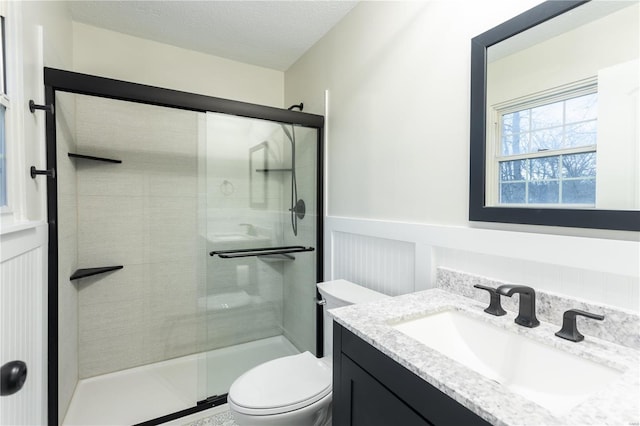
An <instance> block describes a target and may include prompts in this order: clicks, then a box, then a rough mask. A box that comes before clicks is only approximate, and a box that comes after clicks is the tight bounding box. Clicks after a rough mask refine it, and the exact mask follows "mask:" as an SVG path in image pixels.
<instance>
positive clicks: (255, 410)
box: [228, 352, 331, 415]
mask: <svg viewBox="0 0 640 426" xmlns="http://www.w3.org/2000/svg"><path fill="white" fill-rule="evenodd" d="M330 392H331V367H330V366H328V365H327V364H326V363H324V362H323V361H321V360H320V359H318V358H316V357H315V356H313V355H312V354H311V353H309V352H304V353H301V354H298V355H292V356H287V357H283V358H278V359H274V360H273V361H269V362H266V363H264V364H261V365H259V366H257V367H255V368H253V369H251V370H249V371H247V372H246V373H244V374H243V375H242V376H240V377H239V378H238V379H236V381H235V382H233V384H232V385H231V389H229V395H228V399H229V402H231V403H232V404H233V405H234V408H235V409H236V410H238V411H239V412H243V413H246V414H254V415H267V414H278V413H284V412H287V411H293V410H297V409H299V408H302V407H306V406H307V405H311V404H313V403H314V402H316V401H319V400H320V399H322V398H323V397H325V396H326V395H328V394H329V393H330Z"/></svg>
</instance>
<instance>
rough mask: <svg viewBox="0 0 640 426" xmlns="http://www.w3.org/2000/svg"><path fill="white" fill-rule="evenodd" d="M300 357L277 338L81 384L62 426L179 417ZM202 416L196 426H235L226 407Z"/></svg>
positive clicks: (293, 348) (289, 344) (197, 419)
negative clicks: (258, 369)
mask: <svg viewBox="0 0 640 426" xmlns="http://www.w3.org/2000/svg"><path fill="white" fill-rule="evenodd" d="M295 353H297V350H296V349H295V347H294V346H293V345H292V344H291V343H290V342H289V341H288V340H287V339H285V338H284V337H282V336H276V337H271V338H268V339H262V340H258V341H255V342H249V343H244V344H242V345H236V346H233V347H229V348H223V349H219V350H216V351H211V352H208V353H206V354H197V355H190V356H186V357H182V358H177V359H174V360H170V361H164V362H160V363H156V364H152V365H146V366H142V367H137V368H132V369H129V370H124V371H118V372H115V373H110V374H105V375H102V376H97V377H92V378H89V379H84V380H80V381H79V382H78V385H77V386H76V390H75V392H74V395H73V399H72V401H71V405H70V406H69V410H68V411H67V414H66V417H65V419H64V422H63V425H64V426H72V425H78V426H80V425H82V426H93V425H110V426H117V425H123V426H124V425H131V424H136V423H139V422H143V421H146V420H151V419H154V418H157V417H161V416H164V415H166V414H170V413H174V412H178V411H181V410H184V409H187V408H190V407H193V406H194V405H195V403H196V401H197V400H198V399H202V398H198V397H199V396H200V395H201V394H204V393H205V392H206V394H207V395H215V394H224V393H226V392H227V390H228V389H229V387H230V386H231V383H232V382H233V381H234V380H235V378H236V377H238V376H239V375H240V374H242V373H243V372H245V371H247V370H249V369H250V368H253V367H254V366H256V365H258V364H261V363H263V362H266V361H268V360H271V359H274V358H278V357H282V356H286V355H292V354H295ZM204 355H206V358H205V357H204ZM221 366H224V368H222V367H221ZM224 407H226V405H225V406H224ZM198 415H199V416H198V417H194V418H193V419H192V421H203V422H205V421H206V422H209V423H196V424H203V425H216V426H222V425H223V426H235V423H228V422H229V421H232V419H231V417H230V416H231V414H230V413H229V412H228V409H227V408H224V409H223V408H222V406H221V407H215V408H213V409H211V410H207V412H200V413H198ZM193 416H196V415H193ZM207 416H208V417H207ZM188 421H189V420H188V418H182V419H180V421H179V422H178V423H171V424H172V425H177V426H182V425H184V424H187V423H188ZM211 422H214V423H211ZM225 422H227V423H225Z"/></svg>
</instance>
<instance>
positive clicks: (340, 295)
mask: <svg viewBox="0 0 640 426" xmlns="http://www.w3.org/2000/svg"><path fill="white" fill-rule="evenodd" d="M317 286H318V291H319V292H320V295H321V296H322V298H323V299H324V300H325V301H326V303H325V305H324V306H323V310H322V314H323V327H324V340H323V344H324V358H326V359H327V361H330V360H331V355H332V348H333V319H332V318H331V316H330V315H329V314H328V313H327V310H328V309H335V308H339V307H341V306H348V305H354V304H356V303H366V302H372V301H374V300H380V299H384V298H388V297H389V296H387V295H385V294H382V293H378V292H377V291H374V290H371V289H368V288H366V287H362V286H360V285H358V284H355V283H352V282H351V281H347V280H334V281H325V282H321V283H318V284H317Z"/></svg>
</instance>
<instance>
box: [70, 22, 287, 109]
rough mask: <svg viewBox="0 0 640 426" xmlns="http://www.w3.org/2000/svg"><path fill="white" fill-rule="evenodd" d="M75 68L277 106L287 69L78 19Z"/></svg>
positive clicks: (91, 72)
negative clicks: (106, 28) (195, 49)
mask: <svg viewBox="0 0 640 426" xmlns="http://www.w3.org/2000/svg"><path fill="white" fill-rule="evenodd" d="M73 37H74V39H73V40H74V52H73V53H74V56H73V71H77V72H81V73H86V74H93V75H98V76H101V77H109V78H114V79H118V80H125V81H131V82H134V83H142V84H148V85H151V86H159V87H165V88H168V89H175V90H182V91H185V92H192V93H199V94H202V95H209V96H215V97H219V98H225V99H234V100H238V101H243V102H251V103H256V104H261V105H269V106H274V107H282V106H283V88H284V73H283V72H281V71H276V70H272V69H268V68H262V67H258V66H255V65H248V64H243V63H241V62H236V61H231V60H228V59H224V58H220V57H216V56H212V55H207V54H204V53H199V52H195V51H191V50H186V49H182V48H179V47H175V46H171V45H168V44H163V43H157V42H154V41H150V40H145V39H142V38H138V37H133V36H129V35H125V34H122V33H117V32H114V31H109V30H104V29H101V28H97V27H93V26H90V25H86V24H81V23H78V22H74V23H73Z"/></svg>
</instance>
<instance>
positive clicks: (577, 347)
mask: <svg viewBox="0 0 640 426" xmlns="http://www.w3.org/2000/svg"><path fill="white" fill-rule="evenodd" d="M468 287H472V286H471V285H469V286H468ZM486 304H487V303H485V302H479V301H478V300H474V299H472V298H470V297H464V296H461V295H460V294H454V293H452V292H449V291H444V290H442V289H432V290H427V291H422V292H419V293H412V294H408V295H403V296H398V297H395V298H391V299H386V300H381V301H377V302H372V303H366V304H360V305H354V306H349V307H344V308H339V309H334V310H332V311H330V313H331V314H332V316H333V317H334V320H335V322H334V341H333V345H334V350H333V354H334V400H333V401H334V409H333V416H334V419H333V421H334V424H335V425H338V426H342V425H388V424H402V425H429V424H433V425H452V424H453V425H487V424H492V425H541V424H544V425H571V424H598V425H602V424H616V425H618V424H637V422H638V421H639V420H640V402H639V401H640V375H639V368H638V367H639V364H640V362H639V361H640V357H639V351H638V349H637V348H635V347H626V346H621V345H617V344H615V343H610V342H608V341H605V340H602V339H598V338H595V337H592V336H589V335H587V338H586V339H585V340H584V341H583V342H580V343H574V342H569V341H566V340H564V339H560V338H558V337H556V336H555V335H554V333H555V332H556V331H558V328H559V327H558V325H557V324H553V323H550V322H548V321H546V320H545V318H544V315H546V306H541V307H540V308H539V312H540V314H541V317H542V318H540V319H541V324H540V326H539V327H536V328H526V327H522V326H520V325H517V324H515V323H514V318H515V316H516V313H515V312H513V311H512V310H511V311H510V312H507V314H506V315H505V316H501V317H496V316H492V315H489V314H486V313H485V312H483V310H484V308H486ZM506 308H507V310H509V308H510V307H509V306H507V307H506ZM543 309H545V312H542V311H543ZM554 316H555V314H554ZM560 319H561V316H560V318H559V320H560ZM608 319H609V321H611V322H613V324H615V323H616V321H617V320H619V319H620V317H616V316H615V315H613V314H610V318H608ZM423 320H424V321H426V322H425V323H424V324H427V326H426V327H425V326H423V325H422V324H423V323H421V321H423ZM636 320H637V315H636ZM431 321H439V322H431ZM465 321H466V322H465ZM414 322H415V323H417V324H418V325H417V330H418V331H417V332H418V334H420V333H422V332H423V331H425V332H426V334H425V336H422V337H424V339H423V341H422V342H421V341H419V339H422V337H421V336H420V335H418V336H416V335H412V334H411V333H412V332H411V331H406V327H404V326H402V324H409V323H414ZM454 323H455V324H454ZM448 324H449V325H448ZM451 324H454V326H451ZM599 324H601V323H599ZM434 329H435V330H440V331H442V333H440V336H438V335H437V333H436V334H430V333H431V331H432V330H434ZM501 336H502V337H501ZM503 338H504V339H506V340H504V341H501V339H503ZM465 339H466V341H465ZM456 340H458V341H461V342H462V343H463V344H462V345H458V346H454V347H452V348H453V349H452V351H451V352H447V350H449V349H448V348H447V346H446V345H449V344H450V343H451V342H455V341H456ZM438 341H439V342H440V343H442V344H444V346H438V344H440V343H438ZM434 342H435V345H432V343H434ZM467 343H468V348H470V350H469V351H467V350H466V349H465V348H464V347H466V346H467V345H466V344H467ZM436 348H437V349H436ZM465 353H466V354H467V355H468V356H467V355H464V354H465ZM459 354H462V355H460V356H459V357H458V355H459ZM476 357H478V358H479V359H480V362H476V361H477V359H475V358H476ZM483 357H484V358H483Z"/></svg>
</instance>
